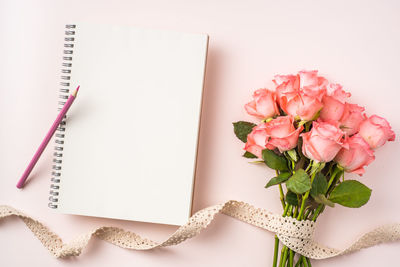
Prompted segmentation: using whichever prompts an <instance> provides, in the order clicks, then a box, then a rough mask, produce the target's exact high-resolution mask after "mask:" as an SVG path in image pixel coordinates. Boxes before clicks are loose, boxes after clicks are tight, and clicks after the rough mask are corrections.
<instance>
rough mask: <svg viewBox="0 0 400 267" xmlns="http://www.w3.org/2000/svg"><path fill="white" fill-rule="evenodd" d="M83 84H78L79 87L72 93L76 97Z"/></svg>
mask: <svg viewBox="0 0 400 267" xmlns="http://www.w3.org/2000/svg"><path fill="white" fill-rule="evenodd" d="M80 87H81V86H80V85H78V87H77V88H76V89H75V91H74V92H73V93H72V95H73V96H74V97H76V95H77V94H78V91H79V88H80Z"/></svg>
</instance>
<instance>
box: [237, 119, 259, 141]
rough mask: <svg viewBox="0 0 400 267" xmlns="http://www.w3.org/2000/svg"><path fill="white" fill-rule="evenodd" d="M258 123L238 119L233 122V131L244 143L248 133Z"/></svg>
mask: <svg viewBox="0 0 400 267" xmlns="http://www.w3.org/2000/svg"><path fill="white" fill-rule="evenodd" d="M254 126H256V124H254V123H251V122H247V121H238V122H234V123H233V131H234V132H235V135H236V137H237V138H239V139H240V141H242V142H243V143H246V142H247V135H248V134H249V133H251V131H252V130H253V128H254Z"/></svg>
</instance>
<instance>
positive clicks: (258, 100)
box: [244, 89, 279, 119]
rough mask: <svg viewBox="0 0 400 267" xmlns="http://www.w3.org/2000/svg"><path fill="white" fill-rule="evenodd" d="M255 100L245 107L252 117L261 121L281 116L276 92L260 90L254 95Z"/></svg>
mask: <svg viewBox="0 0 400 267" xmlns="http://www.w3.org/2000/svg"><path fill="white" fill-rule="evenodd" d="M253 98H254V100H253V101H251V102H249V103H247V104H246V105H245V106H244V108H245V109H246V111H247V113H249V114H250V115H252V116H255V117H258V118H261V119H268V118H271V117H273V116H275V115H279V109H278V105H277V104H276V95H275V92H272V91H270V90H267V89H258V90H257V91H255V92H254V93H253Z"/></svg>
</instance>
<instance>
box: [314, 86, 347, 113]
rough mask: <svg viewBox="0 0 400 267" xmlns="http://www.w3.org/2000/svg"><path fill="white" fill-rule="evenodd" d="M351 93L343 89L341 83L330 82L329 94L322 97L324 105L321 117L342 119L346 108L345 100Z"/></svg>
mask: <svg viewBox="0 0 400 267" xmlns="http://www.w3.org/2000/svg"><path fill="white" fill-rule="evenodd" d="M350 95H351V94H350V93H347V92H345V91H344V90H343V89H342V86H341V85H340V84H330V85H329V87H328V92H327V94H326V95H324V97H323V98H322V104H323V105H324V107H323V108H322V110H321V113H320V116H319V117H320V118H321V119H323V120H333V121H338V120H340V119H341V118H342V116H343V113H344V110H345V100H346V98H348V97H350Z"/></svg>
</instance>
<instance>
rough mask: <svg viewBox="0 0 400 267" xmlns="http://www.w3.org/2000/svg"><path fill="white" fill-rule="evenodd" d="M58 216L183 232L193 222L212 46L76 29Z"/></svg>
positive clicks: (113, 29) (159, 34)
mask: <svg viewBox="0 0 400 267" xmlns="http://www.w3.org/2000/svg"><path fill="white" fill-rule="evenodd" d="M75 32H76V34H75V36H74V37H75V42H74V48H73V55H72V58H73V59H72V68H71V70H72V72H71V85H70V89H71V90H74V89H75V88H76V86H77V85H80V86H81V87H80V90H79V93H78V96H77V98H76V100H75V102H74V104H73V106H72V107H71V109H70V112H69V113H68V116H67V123H66V130H65V139H64V149H63V157H62V159H63V162H62V169H61V177H60V179H61V182H60V190H59V203H58V210H59V211H61V212H63V213H70V214H80V215H89V216H97V217H108V218H118V219H127V220H135V221H143V222H154V223H163V224H173V225H179V224H183V223H185V222H186V221H187V219H188V218H189V216H190V213H191V206H192V191H193V184H194V171H195V162H196V154H197V139H198V132H199V129H198V128H199V120H200V110H201V98H202V91H203V80H204V70H205V62H206V54H207V44H208V36H207V35H206V34H187V33H178V32H170V31H158V30H145V29H137V28H130V27H117V26H98V25H87V24H77V26H76V29H75Z"/></svg>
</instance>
